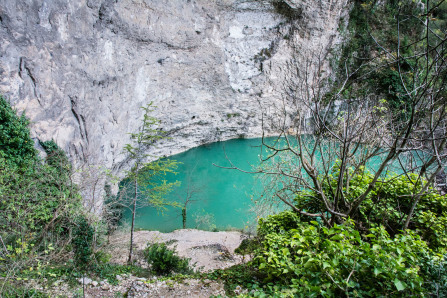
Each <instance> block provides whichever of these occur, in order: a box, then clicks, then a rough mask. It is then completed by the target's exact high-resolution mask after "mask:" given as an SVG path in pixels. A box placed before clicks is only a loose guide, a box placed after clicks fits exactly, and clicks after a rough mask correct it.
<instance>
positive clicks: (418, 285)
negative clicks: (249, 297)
mask: <svg viewBox="0 0 447 298" xmlns="http://www.w3.org/2000/svg"><path fill="white" fill-rule="evenodd" d="M267 224H269V223H268V220H267V221H264V222H263V223H261V226H262V225H267ZM370 232H371V233H370V234H368V235H366V236H364V237H362V236H361V235H360V233H359V232H358V231H357V230H356V229H355V227H354V224H353V222H352V221H347V222H346V223H345V224H344V225H340V226H338V225H335V226H334V227H332V228H326V227H323V226H321V225H320V224H319V223H318V222H315V221H314V222H311V223H306V222H303V223H301V224H300V226H299V227H298V228H297V229H291V230H284V231H283V232H281V233H270V234H267V235H265V236H264V241H263V245H264V246H263V248H262V249H260V250H259V251H257V253H256V259H255V262H256V263H257V264H258V266H259V270H260V271H261V272H263V273H265V274H266V275H267V280H272V281H275V283H277V284H278V285H286V286H287V287H288V288H289V289H293V292H294V293H295V294H296V295H299V296H319V295H321V296H341V295H343V296H345V295H349V296H351V295H352V296H377V295H379V296H380V295H384V296H396V297H397V296H405V295H407V296H418V295H422V294H423V293H425V292H426V289H424V287H423V278H422V277H421V276H420V267H419V257H420V256H421V255H423V254H426V253H428V248H427V245H426V244H425V242H424V241H422V240H421V239H420V238H419V237H418V236H417V235H415V234H414V233H412V232H409V233H407V234H405V235H402V234H399V235H396V236H395V238H394V239H391V238H390V236H389V235H388V233H387V232H386V230H385V229H384V228H383V227H378V228H372V229H371V231H370Z"/></svg>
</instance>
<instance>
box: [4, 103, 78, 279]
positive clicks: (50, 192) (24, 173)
mask: <svg viewBox="0 0 447 298" xmlns="http://www.w3.org/2000/svg"><path fill="white" fill-rule="evenodd" d="M0 116H1V119H0V135H1V137H0V143H1V144H0V214H1V216H0V236H1V237H2V241H3V243H4V245H5V246H6V248H7V251H6V252H5V251H4V252H3V254H2V255H1V256H0V272H9V271H8V270H10V268H14V270H16V271H18V272H21V274H28V273H26V272H27V271H30V272H31V270H32V272H35V273H39V274H42V272H43V270H44V267H45V266H44V265H43V260H46V261H48V260H51V258H52V256H53V255H54V254H55V253H56V252H57V253H59V252H60V251H61V249H64V248H65V244H68V242H69V239H70V230H71V229H72V228H73V221H74V219H75V218H76V217H77V216H78V214H79V213H81V209H82V203H81V197H80V195H79V194H78V190H77V188H76V187H75V186H74V185H73V183H72V181H71V165H70V163H69V161H68V159H67V157H66V156H65V154H64V153H63V151H62V150H60V149H59V148H58V147H57V145H56V144H55V143H54V142H44V143H43V146H44V148H45V149H46V150H47V158H46V159H45V160H41V159H40V158H39V156H38V154H37V151H36V150H35V149H34V148H33V144H34V142H33V141H32V140H31V138H30V135H29V130H28V127H27V125H28V120H27V119H26V118H25V116H23V115H22V116H21V117H18V116H16V115H15V112H14V111H13V110H12V109H11V108H10V106H9V104H8V103H7V102H6V101H5V100H4V99H3V98H0ZM3 243H2V246H3ZM30 268H31V269H30ZM6 282H7V281H6Z"/></svg>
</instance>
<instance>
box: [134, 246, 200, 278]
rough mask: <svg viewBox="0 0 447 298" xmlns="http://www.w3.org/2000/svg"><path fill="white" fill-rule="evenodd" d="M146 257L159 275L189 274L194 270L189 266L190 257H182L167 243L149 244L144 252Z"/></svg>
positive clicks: (152, 268)
mask: <svg viewBox="0 0 447 298" xmlns="http://www.w3.org/2000/svg"><path fill="white" fill-rule="evenodd" d="M143 255H144V258H145V260H146V261H147V263H148V264H149V265H150V266H151V270H152V271H153V272H155V273H156V274H158V275H170V274H172V273H181V274H189V273H192V272H193V270H192V269H191V268H190V266H189V259H185V258H181V257H179V256H177V254H176V253H175V249H170V248H168V247H167V245H166V244H165V243H154V244H152V245H149V246H148V247H147V248H146V249H145V250H144V252H143Z"/></svg>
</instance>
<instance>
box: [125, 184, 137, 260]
mask: <svg viewBox="0 0 447 298" xmlns="http://www.w3.org/2000/svg"><path fill="white" fill-rule="evenodd" d="M134 190H135V192H134V199H133V209H132V225H131V227H130V247H129V258H128V259H127V264H129V265H130V264H131V263H132V251H133V231H134V228H135V213H136V209H137V191H138V181H137V178H136V177H135V189H134Z"/></svg>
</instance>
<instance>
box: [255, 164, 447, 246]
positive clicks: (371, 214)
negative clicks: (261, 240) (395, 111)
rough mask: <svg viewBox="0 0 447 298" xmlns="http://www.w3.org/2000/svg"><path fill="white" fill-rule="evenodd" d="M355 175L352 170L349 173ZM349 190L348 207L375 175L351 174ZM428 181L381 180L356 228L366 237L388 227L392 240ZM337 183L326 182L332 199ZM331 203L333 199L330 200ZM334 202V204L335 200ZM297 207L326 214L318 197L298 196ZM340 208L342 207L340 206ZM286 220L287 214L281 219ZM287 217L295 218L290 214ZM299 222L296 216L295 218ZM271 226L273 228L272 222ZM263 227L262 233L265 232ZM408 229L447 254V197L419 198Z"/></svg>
mask: <svg viewBox="0 0 447 298" xmlns="http://www.w3.org/2000/svg"><path fill="white" fill-rule="evenodd" d="M337 171H338V168H337V167H334V174H333V177H337V176H338V173H337ZM350 171H352V170H350ZM350 176H351V178H350V181H349V188H348V189H347V188H343V196H344V198H345V200H346V201H347V203H351V202H353V201H354V200H355V199H356V198H357V197H358V196H359V195H360V194H362V193H363V192H365V191H366V189H367V187H368V185H369V183H370V182H371V181H372V180H373V178H374V175H373V174H372V173H370V172H368V171H366V170H365V169H364V168H363V169H360V171H359V172H358V173H352V172H351V173H350ZM426 183H427V181H426V180H425V179H424V178H421V177H419V176H418V175H417V174H413V173H408V174H407V175H397V174H389V175H388V176H386V177H382V178H380V179H379V180H378V181H377V183H376V184H375V186H374V188H373V190H372V191H371V192H370V194H369V195H368V197H367V199H366V200H365V201H364V202H363V203H362V205H360V207H359V208H358V212H356V213H355V214H354V215H353V218H352V219H353V220H354V221H355V222H356V224H357V227H361V228H362V230H363V231H364V232H365V233H366V232H367V231H368V229H369V228H371V227H374V226H376V225H383V226H384V227H386V229H387V231H388V233H389V234H390V235H391V236H394V235H395V234H398V233H400V231H401V230H403V229H404V226H403V225H404V223H405V219H406V218H407V216H408V214H409V211H410V209H411V205H412V203H413V200H414V197H415V196H416V195H417V194H418V193H419V192H420V191H421V190H422V187H423V185H425V184H426ZM336 185H337V180H336V179H332V180H330V181H329V182H328V181H326V180H325V181H324V182H323V187H324V188H325V190H326V194H328V195H329V196H330V195H331V193H333V192H331V191H330V189H331V188H332V189H336ZM330 199H332V198H330ZM332 201H333V200H332ZM295 203H296V205H297V207H298V208H300V209H301V210H307V211H308V212H312V213H319V212H324V210H325V207H324V205H323V202H322V201H321V200H320V199H319V194H317V193H314V192H311V191H307V192H301V193H300V194H299V195H297V196H296V199H295ZM340 204H341V203H340ZM281 216H285V214H283V215H281ZM287 216H288V217H290V218H291V217H292V215H290V214H288V215H287ZM295 217H296V218H298V216H297V215H295ZM300 218H301V220H302V221H309V220H312V218H310V217H306V216H300ZM269 224H273V222H272V221H271V220H270V221H269ZM284 224H285V225H286V226H288V225H290V224H293V220H292V219H287V220H286V219H279V220H277V221H275V224H274V225H273V226H274V227H276V229H278V228H280V227H282V225H284ZM265 227H266V226H265V225H261V227H260V229H261V231H262V229H265ZM408 228H409V229H411V230H413V231H415V232H416V233H417V234H418V235H420V236H421V237H422V239H423V240H425V241H426V242H427V243H428V245H429V247H430V248H431V249H432V250H435V251H437V252H440V253H446V252H447V196H446V195H440V194H439V193H438V192H437V191H436V190H435V189H433V188H431V187H430V188H429V189H428V190H427V191H426V193H425V194H424V195H423V196H422V197H421V198H420V200H419V203H418V205H417V208H416V210H415V212H414V214H413V217H412V218H411V221H410V225H409V226H408Z"/></svg>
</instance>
